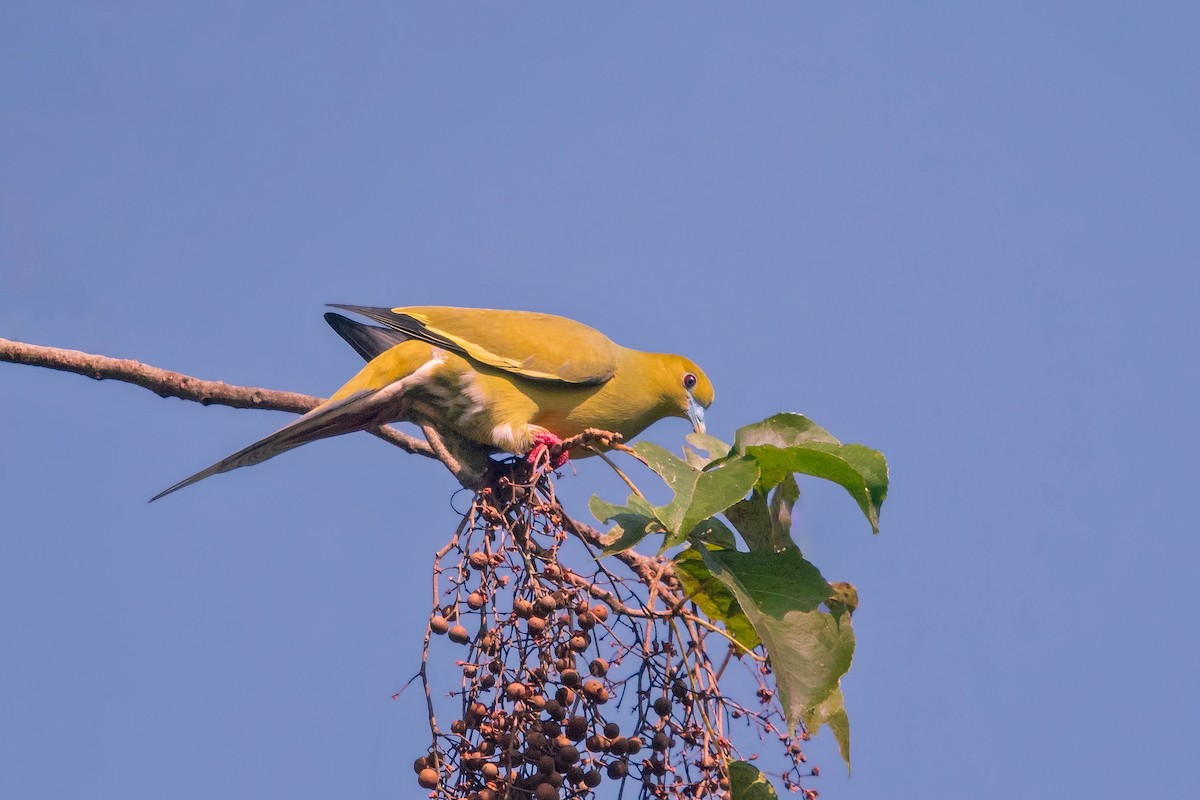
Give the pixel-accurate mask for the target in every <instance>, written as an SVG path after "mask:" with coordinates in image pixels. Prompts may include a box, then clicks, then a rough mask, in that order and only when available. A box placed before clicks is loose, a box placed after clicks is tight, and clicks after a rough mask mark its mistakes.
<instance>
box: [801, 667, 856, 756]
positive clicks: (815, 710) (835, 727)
mask: <svg viewBox="0 0 1200 800" xmlns="http://www.w3.org/2000/svg"><path fill="white" fill-rule="evenodd" d="M822 725H828V726H829V730H831V731H833V738H835V739H837V743H838V751H839V752H840V753H841V754H842V761H845V762H846V771H847V772H849V771H850V717H849V716H847V715H846V698H845V697H843V696H842V687H841V684H840V683H839V684H838V687H837V688H836V689H834V690H833V691H832V692H830V693H829V696H828V697H826V698H825V699H824V700H823V701H821V703H819V704H818V705H816V706H813V707H812V708H810V709H809V710H808V711H806V712H804V727H805V728H806V729H807V730H808V732H809V733H810V734H812V735H813V736H816V735H817V731H818V730H819V729H820V727H821V726H822Z"/></svg>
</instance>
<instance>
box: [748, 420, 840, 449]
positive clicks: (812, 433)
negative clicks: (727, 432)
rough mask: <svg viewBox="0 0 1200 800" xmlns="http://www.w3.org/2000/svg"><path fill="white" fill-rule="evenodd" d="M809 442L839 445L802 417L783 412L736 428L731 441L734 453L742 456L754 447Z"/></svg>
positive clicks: (824, 431)
mask: <svg viewBox="0 0 1200 800" xmlns="http://www.w3.org/2000/svg"><path fill="white" fill-rule="evenodd" d="M812 442H827V443H829V444H841V442H839V441H838V440H837V439H835V438H834V437H833V434H831V433H830V432H829V431H827V430H825V429H824V428H822V427H821V426H820V425H818V424H817V423H815V422H813V421H812V420H811V419H809V418H808V417H806V416H804V415H803V414H795V413H792V412H784V413H782V414H776V415H775V416H773V417H767V418H766V419H764V420H763V421H762V422H755V423H754V424H753V425H746V426H745V427H742V428H738V429H737V432H736V433H735V434H734V437H733V449H734V451H736V452H737V453H739V454H743V455H744V454H745V452H746V448H747V447H751V446H753V445H764V444H766V445H772V446H774V447H792V446H794V445H801V444H809V443H812Z"/></svg>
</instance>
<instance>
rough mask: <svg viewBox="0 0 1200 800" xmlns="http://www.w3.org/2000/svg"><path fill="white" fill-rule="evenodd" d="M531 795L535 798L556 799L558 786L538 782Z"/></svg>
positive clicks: (540, 799) (539, 799)
mask: <svg viewBox="0 0 1200 800" xmlns="http://www.w3.org/2000/svg"><path fill="white" fill-rule="evenodd" d="M533 796H534V797H536V798H537V800H558V788H557V787H555V785H554V784H553V783H550V782H549V781H547V782H546V783H539V784H538V787H537V789H535V790H534V792H533Z"/></svg>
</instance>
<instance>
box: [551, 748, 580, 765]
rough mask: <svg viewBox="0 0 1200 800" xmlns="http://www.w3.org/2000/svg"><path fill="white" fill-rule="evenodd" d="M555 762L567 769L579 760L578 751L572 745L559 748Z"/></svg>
mask: <svg viewBox="0 0 1200 800" xmlns="http://www.w3.org/2000/svg"><path fill="white" fill-rule="evenodd" d="M555 760H556V761H558V763H559V764H563V765H565V766H568V767H569V766H570V765H572V764H574V763H575V762H576V761H578V760H579V750H578V749H577V748H576V747H575V746H574V745H567V746H566V747H561V748H559V750H558V755H557V756H556V757H555Z"/></svg>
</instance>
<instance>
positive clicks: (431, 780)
mask: <svg viewBox="0 0 1200 800" xmlns="http://www.w3.org/2000/svg"><path fill="white" fill-rule="evenodd" d="M417 783H419V784H420V785H421V786H422V787H423V788H425V789H436V788H437V785H438V771H437V770H436V769H423V770H421V774H420V775H418V776H417Z"/></svg>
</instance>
